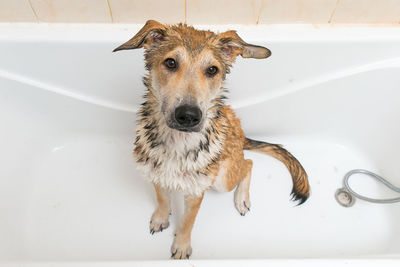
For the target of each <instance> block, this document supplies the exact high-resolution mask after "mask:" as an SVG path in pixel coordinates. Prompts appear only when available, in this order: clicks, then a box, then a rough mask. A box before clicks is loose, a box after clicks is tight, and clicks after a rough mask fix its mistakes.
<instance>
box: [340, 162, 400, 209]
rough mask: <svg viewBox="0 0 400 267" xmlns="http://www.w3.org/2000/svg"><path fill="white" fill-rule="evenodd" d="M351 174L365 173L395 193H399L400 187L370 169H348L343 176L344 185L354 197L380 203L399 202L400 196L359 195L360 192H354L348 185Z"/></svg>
mask: <svg viewBox="0 0 400 267" xmlns="http://www.w3.org/2000/svg"><path fill="white" fill-rule="evenodd" d="M353 174H365V175H368V176H370V177H372V178H374V179H376V180H377V181H379V182H380V183H382V184H384V185H385V186H386V187H388V188H389V189H391V190H393V191H395V192H397V193H400V188H398V187H396V186H394V185H392V184H391V183H389V182H388V181H387V180H386V179H384V178H382V177H381V176H379V175H377V174H375V173H373V172H370V171H367V170H363V169H356V170H352V171H349V172H348V173H346V175H345V176H344V179H343V184H344V187H345V188H346V190H347V191H348V192H349V193H350V194H352V195H353V196H354V197H356V198H359V199H362V200H365V201H368V202H372V203H381V204H384V203H396V202H400V197H397V198H387V199H375V198H369V197H366V196H363V195H360V194H358V193H356V192H354V190H352V189H351V187H350V185H349V179H350V176H352V175H353Z"/></svg>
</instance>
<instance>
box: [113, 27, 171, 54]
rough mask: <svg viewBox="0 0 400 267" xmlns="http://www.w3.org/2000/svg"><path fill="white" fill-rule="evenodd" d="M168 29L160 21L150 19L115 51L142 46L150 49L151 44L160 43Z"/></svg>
mask: <svg viewBox="0 0 400 267" xmlns="http://www.w3.org/2000/svg"><path fill="white" fill-rule="evenodd" d="M166 29H167V26H165V25H163V24H161V23H159V22H158V21H155V20H148V21H147V22H146V24H145V25H144V26H143V28H142V29H140V31H139V32H138V33H137V34H136V35H135V36H133V38H132V39H130V40H129V41H127V42H126V43H124V44H122V45H120V46H118V47H117V48H115V49H114V50H113V52H116V51H119V50H127V49H136V48H142V47H144V48H145V49H148V48H150V47H151V46H154V45H157V44H159V43H160V42H161V41H162V40H163V39H164V36H165V30H166Z"/></svg>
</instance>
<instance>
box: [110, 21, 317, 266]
mask: <svg viewBox="0 0 400 267" xmlns="http://www.w3.org/2000/svg"><path fill="white" fill-rule="evenodd" d="M141 47H144V48H145V61H146V68H147V70H148V71H149V74H148V75H147V76H146V77H145V78H144V80H143V81H144V84H145V86H146V88H147V92H146V94H145V96H144V98H145V101H144V103H143V104H142V106H141V108H140V110H139V112H138V121H137V124H138V128H137V133H136V141H135V148H134V152H133V154H134V157H135V159H136V161H137V163H138V166H139V168H140V169H142V171H143V173H144V175H145V177H146V178H147V179H148V180H150V181H151V182H152V183H153V184H154V187H155V190H156V195H157V201H158V207H157V209H156V210H155V212H154V213H153V216H152V221H151V222H150V232H151V233H154V232H158V231H162V230H163V229H164V228H166V227H168V225H169V222H168V217H169V212H170V197H169V192H170V191H173V190H176V191H181V192H183V193H185V214H184V218H183V221H182V223H181V225H180V226H179V227H178V230H177V234H176V237H175V240H174V243H173V245H172V247H171V253H172V257H173V258H177V259H182V258H188V257H189V256H190V254H191V252H192V249H191V246H190V236H191V230H192V227H193V223H194V220H195V217H196V215H197V212H198V209H199V207H200V204H201V201H202V199H203V195H204V192H205V191H206V190H208V189H210V188H211V187H213V188H214V189H216V190H218V191H231V190H233V189H234V188H235V187H236V192H235V205H236V208H237V209H238V211H239V213H240V214H241V215H245V213H246V212H248V211H249V210H250V199H249V186H250V179H251V168H252V161H251V160H248V159H245V158H244V154H243V150H244V149H248V150H254V151H256V152H260V153H265V154H268V155H271V156H273V157H275V158H277V159H278V160H280V161H282V162H283V163H284V164H285V165H286V167H287V168H288V170H289V172H290V174H291V175H292V179H293V190H292V195H293V199H294V200H298V201H299V204H302V203H303V202H304V201H306V200H307V198H308V196H309V192H310V188H309V184H308V180H307V174H306V172H305V170H304V168H303V167H302V166H301V164H300V163H299V162H298V161H297V159H296V158H295V157H294V156H293V155H291V154H290V153H289V152H288V151H287V150H285V149H284V148H282V147H281V146H280V145H274V144H269V143H265V142H261V141H255V140H251V139H248V138H246V137H245V135H244V133H243V130H242V127H241V124H240V121H239V119H238V118H237V117H236V115H235V113H234V112H233V110H232V109H231V108H230V107H229V106H227V105H225V104H224V99H225V96H224V93H225V91H226V90H225V89H224V88H223V87H222V82H223V81H224V80H225V78H226V74H228V73H229V70H230V67H231V65H232V64H233V62H234V61H235V59H236V57H237V56H238V55H241V56H242V57H245V58H246V57H252V58H266V57H268V56H269V55H270V51H269V50H268V49H266V48H263V47H259V46H255V45H251V44H247V43H245V42H244V41H243V40H242V39H241V38H240V37H239V36H238V35H237V34H236V32H234V31H227V32H224V33H220V34H215V33H213V32H211V31H199V30H196V29H194V28H193V27H190V26H187V25H185V24H178V25H172V26H166V25H163V24H160V23H158V22H156V21H148V22H147V23H146V25H145V26H144V27H143V28H142V29H141V30H140V31H139V32H138V33H137V34H136V35H135V36H134V37H133V38H132V39H131V40H129V41H128V42H126V43H124V44H123V45H121V46H119V47H118V48H116V49H115V51H118V50H124V49H136V48H141ZM171 53H172V54H171ZM177 54H178V55H179V56H181V57H183V58H185V57H186V59H188V58H189V59H190V60H194V61H188V62H192V63H190V64H189V63H188V64H186V65H184V64H185V62H184V61H183V65H182V68H181V70H179V72H177V73H174V74H172V73H171V74H169V73H168V72H165V71H164V69H163V68H162V61H163V60H165V58H166V57H167V56H168V55H172V56H176V55H177ZM187 57H188V58H187ZM205 60H211V61H210V62H213V64H214V65H216V66H218V68H219V69H220V70H221V73H220V75H218V76H217V77H216V78H214V79H208V78H207V77H205V76H204V75H202V73H201V72H198V71H197V69H195V67H194V66H197V65H196V64H200V65H199V66H200V67H198V68H200V70H201V62H202V61H205ZM160 66H161V67H160ZM185 71H191V72H190V73H192V74H193V75H195V77H197V78H196V79H194V80H193V77H192V76H193V75H191V76H190V77H192V78H190V77H189V76H188V77H189V78H187V79H186V78H182V77H186V76H187V75H186V76H184V75H185ZM196 71H197V72H196ZM173 75H175V76H173ZM170 77H176V78H170ZM173 79H175V80H176V81H177V82H175V83H174V80H173ZM190 79H192V80H190ZM186 82H187V83H186ZM171 84H172V85H171ZM185 99H186V100H185ZM187 99H189V100H187ZM182 101H194V102H195V103H200V104H199V105H201V107H202V109H203V117H204V118H203V121H202V123H201V124H200V126H199V127H198V129H195V131H192V132H183V131H178V130H176V129H171V127H170V124H168V123H169V122H168V119H169V118H170V116H169V113H170V112H171V110H174V108H175V107H176V105H178V104H179V103H181V102H182Z"/></svg>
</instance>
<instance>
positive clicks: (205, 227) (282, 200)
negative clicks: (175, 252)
mask: <svg viewBox="0 0 400 267" xmlns="http://www.w3.org/2000/svg"><path fill="white" fill-rule="evenodd" d="M261 29H263V28H261ZM136 30H137V28H135V27H133V28H129V30H127V29H125V30H123V29H122V30H121V29H119V30H118V29H117V30H115V29H114V30H113V31H106V32H103V33H101V34H100V33H92V36H91V37H90V38H88V37H87V35H88V34H89V33H90V31H88V30H87V29H86V30H79V35H78V34H77V33H76V32H74V31H71V30H65V29H59V30H58V33H57V35H55V36H53V37H52V36H51V35H50V37H49V36H47V37H46V38H43V39H40V36H39V37H38V36H34V34H32V33H28V36H22V33H20V32H18V31H16V32H17V33H15V34H14V35H15V36H14V35H11V37H13V36H14V37H16V38H14V39H12V38H2V39H1V40H0V58H2V60H1V62H0V109H1V112H0V120H1V132H0V146H1V148H2V153H0V159H1V162H2V164H1V165H2V167H1V168H0V196H1V201H0V211H1V213H2V216H1V218H0V236H1V237H2V238H1V241H0V260H37V261H65V260H67V261H71V260H73V261H78V260H80V261H102V260H149V259H150V260H158V259H167V258H168V257H169V256H170V254H169V247H170V245H171V242H172V240H173V234H174V230H175V228H176V225H177V223H178V221H179V218H180V216H181V214H182V210H183V207H182V201H181V200H182V196H181V195H180V194H175V195H174V199H173V214H172V216H171V218H170V222H171V225H170V228H169V229H167V230H166V231H164V232H162V233H158V234H155V235H154V236H152V235H150V234H149V229H148V222H149V219H150V215H151V213H152V211H153V209H154V207H155V197H154V193H153V189H152V186H151V185H150V184H149V183H147V182H146V181H145V180H143V179H141V178H140V176H141V175H140V174H139V173H138V172H137V171H136V169H135V164H134V161H133V159H132V156H131V151H132V148H133V140H134V128H135V112H134V111H135V110H136V108H137V106H138V105H139V104H140V103H141V101H142V98H141V95H142V94H143V91H144V87H143V85H142V82H141V77H142V76H143V75H144V70H143V62H142V59H143V52H142V51H124V52H120V53H111V51H112V49H113V48H114V47H116V46H117V45H118V44H119V43H121V42H122V41H124V40H125V39H127V38H129V37H130V34H131V33H133V32H135V31H136ZM41 31H42V32H41V34H44V35H45V33H46V31H48V29H44V30H43V29H41ZM63 31H64V32H63ZM311 31H316V33H315V35H312V36H313V37H312V38H309V39H307V38H292V39H291V37H290V34H288V33H285V32H283V33H282V32H279V34H278V33H276V32H274V31H272V30H268V28H267V29H263V30H259V29H258V30H256V31H254V32H255V33H258V35H254V34H253V35H252V34H251V31H250V30H249V32H247V31H246V29H245V28H243V29H242V32H239V33H241V34H242V36H243V38H244V39H245V40H248V41H252V42H254V43H257V44H261V45H265V46H267V47H269V48H270V49H271V50H272V53H273V54H272V57H271V58H270V59H267V60H244V59H238V60H237V63H236V65H235V67H234V68H233V70H232V73H231V74H230V75H229V76H228V81H227V82H226V87H227V88H228V89H229V91H230V92H229V97H230V100H229V103H230V104H232V105H233V107H234V108H235V110H236V111H237V114H238V116H239V117H240V118H241V120H242V124H243V127H244V130H245V132H246V134H247V135H248V136H252V137H254V138H258V139H263V140H267V141H269V142H276V143H281V144H284V145H285V147H287V148H288V150H289V151H291V152H292V153H293V154H294V155H296V157H297V158H298V159H299V160H300V162H302V164H303V166H304V167H305V169H306V170H307V172H308V173H309V177H310V183H311V186H312V196H311V198H310V199H309V200H308V201H307V202H306V203H305V204H304V205H302V206H299V207H294V203H292V202H290V201H289V194H290V190H291V180H290V176H289V174H288V172H287V170H286V169H285V168H284V166H283V165H282V164H281V163H279V162H278V161H276V160H274V159H272V158H269V157H267V156H263V155H259V154H255V153H250V152H248V153H246V156H247V157H249V158H251V159H253V160H254V162H255V165H254V169H253V176H252V184H251V200H252V208H251V212H250V213H249V214H248V215H246V216H245V217H241V216H239V214H238V213H237V211H236V210H235V208H234V205H233V194H232V193H224V194H221V193H215V192H212V191H210V192H207V193H206V196H205V199H204V201H203V204H202V207H201V209H200V212H199V215H198V217H197V220H196V223H195V227H194V230H193V235H192V247H193V249H194V253H193V256H192V258H193V259H236V258H309V257H311V258H343V257H351V258H358V257H367V256H368V257H371V256H376V257H382V256H385V255H397V254H399V253H400V245H399V244H400V242H399V241H400V240H399V228H398V227H397V225H398V224H399V222H400V221H399V220H400V218H399V212H398V210H397V209H398V207H399V204H392V205H376V204H370V203H366V202H362V201H357V202H356V204H355V205H354V206H353V207H352V208H343V207H341V206H340V205H338V203H336V201H335V199H334V193H335V191H336V189H337V188H339V187H341V183H342V178H343V176H344V174H345V173H346V172H347V171H349V170H351V169H355V168H365V169H368V170H371V171H375V172H377V173H379V174H381V175H383V176H385V177H387V178H388V179H389V180H391V181H392V182H393V183H395V184H397V185H400V177H399V173H400V165H399V164H398V163H397V158H398V157H397V151H398V150H399V148H400V140H399V138H398V136H400V127H399V125H398V122H399V121H400V120H399V119H400V91H399V90H398V89H399V88H398V85H399V84H400V50H399V48H398V47H399V43H400V39H396V38H394V37H393V36H391V35H390V36H385V37H384V38H383V37H382V38H381V39H379V38H377V39H373V38H371V39H363V38H360V39H357V38H354V36H352V38H350V37H349V36H347V37H349V38H343V36H342V35H341V34H342V33H340V32H339V33H337V35H338V37H337V39H335V38H334V37H330V39H324V38H319V37H318V36H321V35H319V33H318V31H322V30H321V29H320V30H315V29H314V30H311ZM21 32H23V31H21ZM60 32H61V33H63V34H64V35H61V34H60ZM268 33H269V34H268ZM83 35H85V36H86V37H85V38H81V39H80V38H79V36H83ZM105 35H107V37H104V36H105ZM322 35H323V34H322ZM344 35H345V36H346V34H344ZM21 36H22V37H21ZM60 36H61V37H60ZM113 36H115V37H113ZM341 36H342V37H341ZM246 37H248V38H247V39H246ZM96 38H97V39H96ZM257 38H258V39H257ZM352 185H353V186H354V187H355V188H357V189H358V191H359V192H362V193H364V194H368V195H370V196H374V197H390V196H393V195H392V193H391V192H388V191H387V190H386V189H385V188H384V187H382V186H381V185H379V184H377V183H376V182H374V181H372V180H370V179H365V177H361V176H358V177H354V180H352Z"/></svg>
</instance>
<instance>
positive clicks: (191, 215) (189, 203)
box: [171, 193, 204, 259]
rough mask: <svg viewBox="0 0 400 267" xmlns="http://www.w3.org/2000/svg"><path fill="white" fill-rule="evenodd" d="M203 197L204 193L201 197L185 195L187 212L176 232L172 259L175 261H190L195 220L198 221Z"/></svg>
mask: <svg viewBox="0 0 400 267" xmlns="http://www.w3.org/2000/svg"><path fill="white" fill-rule="evenodd" d="M203 196H204V193H203V194H202V195H201V196H199V197H194V196H189V195H185V212H184V215H183V220H182V222H181V224H180V226H179V228H178V231H177V232H176V236H175V240H174V243H173V244H172V247H171V253H172V256H171V257H172V258H174V259H188V258H189V256H190V255H191V254H192V247H191V246H190V237H191V234H192V228H193V224H194V220H195V219H196V216H197V212H198V211H199V208H200V205H201V201H202V200H203Z"/></svg>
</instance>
